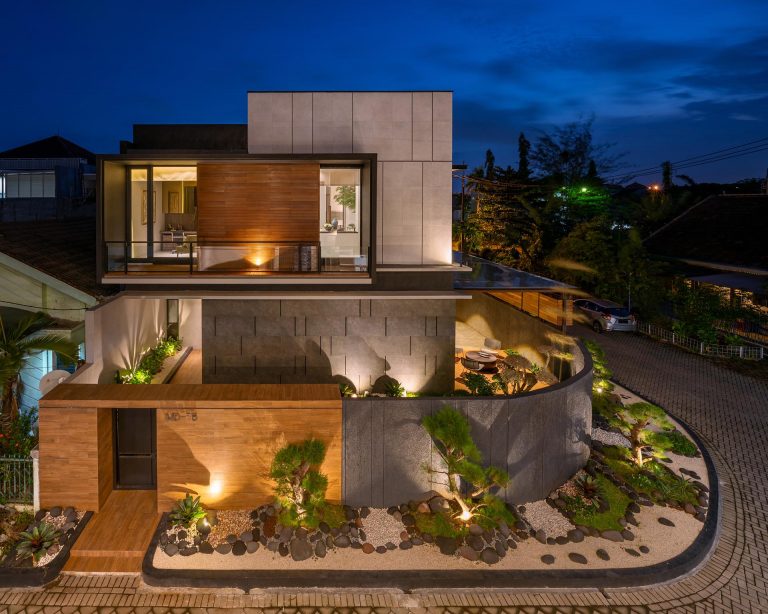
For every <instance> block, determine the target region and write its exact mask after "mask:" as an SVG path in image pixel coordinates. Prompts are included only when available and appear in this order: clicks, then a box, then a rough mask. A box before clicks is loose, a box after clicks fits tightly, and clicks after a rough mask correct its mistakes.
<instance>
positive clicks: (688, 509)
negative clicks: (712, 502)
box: [683, 503, 696, 516]
mask: <svg viewBox="0 0 768 614" xmlns="http://www.w3.org/2000/svg"><path fill="white" fill-rule="evenodd" d="M683 509H684V510H685V511H686V512H687V513H688V514H690V515H691V516H695V515H696V508H695V507H693V505H692V504H690V503H686V504H685V507H684V508H683Z"/></svg>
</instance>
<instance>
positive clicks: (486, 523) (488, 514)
mask: <svg viewBox="0 0 768 614" xmlns="http://www.w3.org/2000/svg"><path fill="white" fill-rule="evenodd" d="M517 520H518V518H517V516H516V515H515V513H514V512H513V511H512V510H510V509H509V507H508V506H507V504H506V503H505V502H504V500H503V499H501V498H499V497H497V496H495V495H491V494H486V495H485V496H484V497H483V500H482V504H481V505H480V506H479V511H478V513H477V516H476V521H477V524H479V525H480V526H481V527H483V528H484V529H495V528H496V527H498V526H499V525H500V524H501V523H502V522H504V523H505V524H506V525H507V526H508V527H513V526H514V525H515V523H516V522H517Z"/></svg>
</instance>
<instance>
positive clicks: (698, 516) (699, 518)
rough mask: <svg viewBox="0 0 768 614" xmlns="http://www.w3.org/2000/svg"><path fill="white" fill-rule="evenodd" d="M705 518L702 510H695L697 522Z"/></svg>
mask: <svg viewBox="0 0 768 614" xmlns="http://www.w3.org/2000/svg"><path fill="white" fill-rule="evenodd" d="M706 519H707V515H706V514H705V513H704V511H703V510H699V511H698V512H696V520H698V521H699V522H704V521H705V520H706Z"/></svg>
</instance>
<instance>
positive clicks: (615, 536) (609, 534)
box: [600, 531, 624, 542]
mask: <svg viewBox="0 0 768 614" xmlns="http://www.w3.org/2000/svg"><path fill="white" fill-rule="evenodd" d="M600 537H602V538H603V539H607V540H608V541H612V542H623V541H624V536H623V535H622V534H621V533H619V532H618V531H603V532H602V533H600Z"/></svg>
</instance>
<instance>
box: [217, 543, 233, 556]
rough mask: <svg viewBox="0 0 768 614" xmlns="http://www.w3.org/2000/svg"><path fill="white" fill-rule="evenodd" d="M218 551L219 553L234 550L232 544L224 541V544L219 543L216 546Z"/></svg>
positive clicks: (227, 552)
mask: <svg viewBox="0 0 768 614" xmlns="http://www.w3.org/2000/svg"><path fill="white" fill-rule="evenodd" d="M216 552H218V553H219V554H229V553H230V552H232V544H230V543H227V542H224V543H223V544H219V545H218V546H216Z"/></svg>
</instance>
